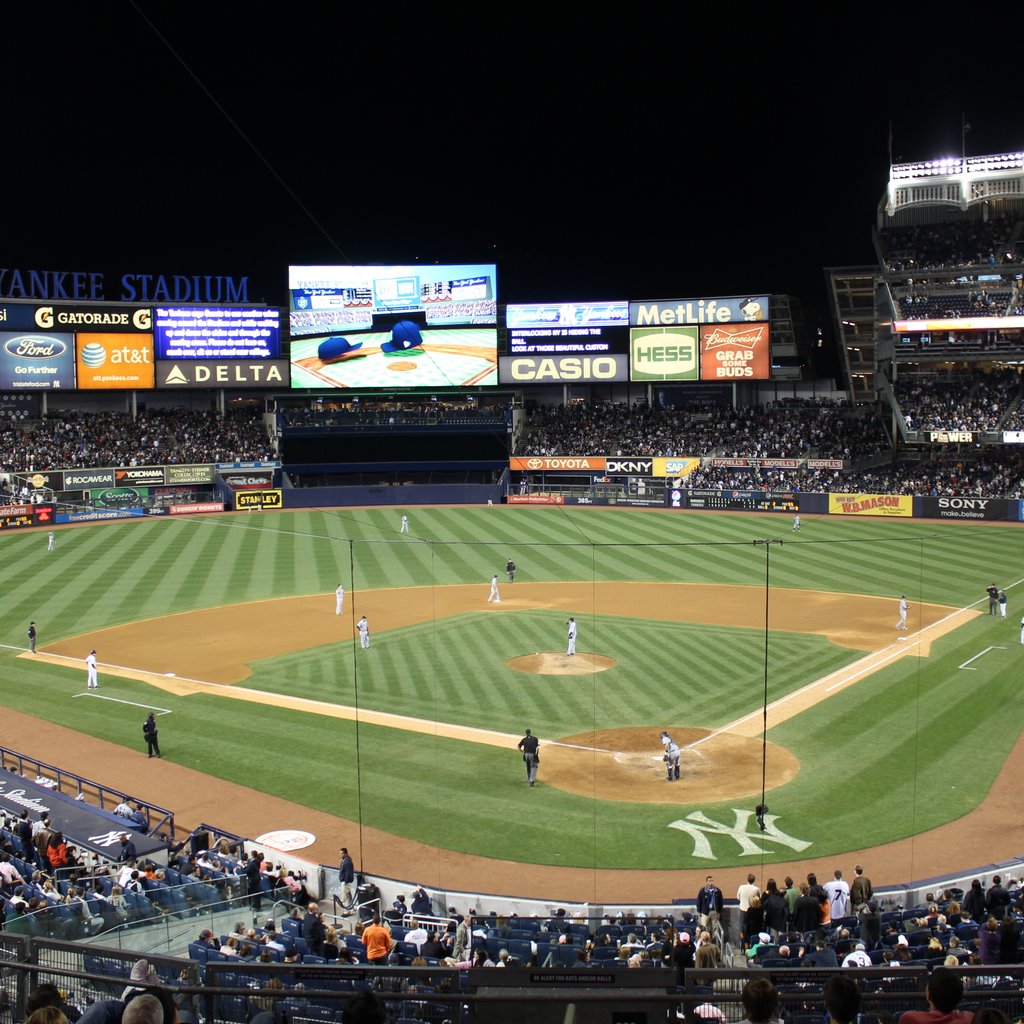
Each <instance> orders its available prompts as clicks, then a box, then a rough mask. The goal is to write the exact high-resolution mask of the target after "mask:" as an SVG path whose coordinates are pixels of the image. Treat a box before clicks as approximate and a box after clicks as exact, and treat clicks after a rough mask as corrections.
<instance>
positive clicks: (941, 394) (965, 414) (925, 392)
mask: <svg viewBox="0 0 1024 1024" xmlns="http://www.w3.org/2000/svg"><path fill="white" fill-rule="evenodd" d="M893 392H894V394H895V396H896V401H897V403H898V404H899V408H900V412H901V413H902V414H903V417H904V420H905V421H906V424H907V427H908V429H912V430H996V429H1000V428H1001V427H1002V426H1003V420H1004V419H1005V418H1008V416H1010V415H1013V414H1015V413H1016V410H1017V409H1018V403H1019V402H1020V398H1021V375H1020V374H1019V373H1018V372H1017V370H1016V369H1001V370H992V371H989V372H985V371H982V370H973V371H962V372H957V373H952V372H949V371H942V372H938V373H929V374H927V375H903V376H900V377H899V378H898V379H897V381H896V383H895V385H894V386H893Z"/></svg>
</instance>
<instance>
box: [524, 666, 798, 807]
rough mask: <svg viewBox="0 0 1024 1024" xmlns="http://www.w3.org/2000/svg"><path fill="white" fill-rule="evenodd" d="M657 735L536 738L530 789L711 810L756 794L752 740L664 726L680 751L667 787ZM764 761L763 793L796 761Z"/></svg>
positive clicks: (652, 731)
mask: <svg viewBox="0 0 1024 1024" xmlns="http://www.w3.org/2000/svg"><path fill="white" fill-rule="evenodd" d="M571 660H572V659H570V661H571ZM662 728H665V726H654V725H652V726H648V727H643V728H636V727H634V728H628V729H602V730H599V731H597V732H586V733H580V734H579V735H577V736H563V737H561V738H560V739H559V740H557V741H553V740H552V741H549V742H548V743H546V744H545V742H544V740H543V738H542V739H541V764H540V772H539V774H538V785H543V786H554V787H555V788H556V789H564V790H567V791H568V792H570V793H575V794H577V795H578V796H587V797H596V798H597V799H599V800H621V801H631V802H634V803H659V804H702V803H703V804H712V803H717V802H718V801H721V800H747V801H749V800H750V799H751V798H753V797H755V796H757V797H759V796H760V795H761V757H762V748H761V740H760V739H756V738H753V737H747V736H735V735H732V734H728V733H719V734H717V735H715V736H713V737H712V736H710V730H708V729H696V728H682V727H673V726H671V725H669V726H668V730H669V732H670V733H671V734H672V738H673V739H674V740H675V741H676V743H678V744H679V746H680V747H681V748H682V758H681V768H682V772H681V778H680V779H679V781H678V782H667V781H666V779H665V774H666V773H665V763H664V761H662V754H663V751H662V746H661V740H660V738H659V733H660V730H661V729H662ZM698 741H699V742H698ZM765 754H766V759H765V786H766V788H767V789H773V788H775V787H776V786H781V785H784V784H785V783H787V782H789V781H790V779H792V778H794V777H795V776H796V774H797V773H798V772H799V771H800V762H799V760H798V759H797V758H796V757H795V756H794V755H793V754H792V753H791V752H790V751H788V750H786V748H785V747H780V746H777V745H776V744H774V743H769V744H768V746H767V750H766V751H765ZM751 806H753V805H751Z"/></svg>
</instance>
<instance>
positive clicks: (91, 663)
mask: <svg viewBox="0 0 1024 1024" xmlns="http://www.w3.org/2000/svg"><path fill="white" fill-rule="evenodd" d="M85 669H86V681H87V682H88V684H89V689H90V690H98V689H99V688H100V683H99V678H98V677H97V675H96V652H95V651H90V652H89V653H88V654H87V655H86V658H85Z"/></svg>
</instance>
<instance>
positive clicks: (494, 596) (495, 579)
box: [487, 573, 501, 604]
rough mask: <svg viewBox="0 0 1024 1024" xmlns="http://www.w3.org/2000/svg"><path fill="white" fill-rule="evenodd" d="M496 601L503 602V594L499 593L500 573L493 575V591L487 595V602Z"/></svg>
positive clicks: (497, 602)
mask: <svg viewBox="0 0 1024 1024" xmlns="http://www.w3.org/2000/svg"><path fill="white" fill-rule="evenodd" d="M491 601H494V602H495V603H496V604H501V596H500V595H499V594H498V574H497V573H495V574H494V575H493V576H492V577H491V592H490V593H489V594H488V595H487V603H488V604H490V603H491Z"/></svg>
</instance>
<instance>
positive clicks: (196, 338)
mask: <svg viewBox="0 0 1024 1024" xmlns="http://www.w3.org/2000/svg"><path fill="white" fill-rule="evenodd" d="M153 334H154V337H155V340H156V357H157V359H276V358H277V357H278V356H279V355H280V354H281V314H280V311H279V310H277V309H269V308H265V307H251V308H247V307H240V306H239V307H233V306H226V307H223V308H217V307H213V308H211V307H209V306H157V307H156V308H155V309H154V310H153Z"/></svg>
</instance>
